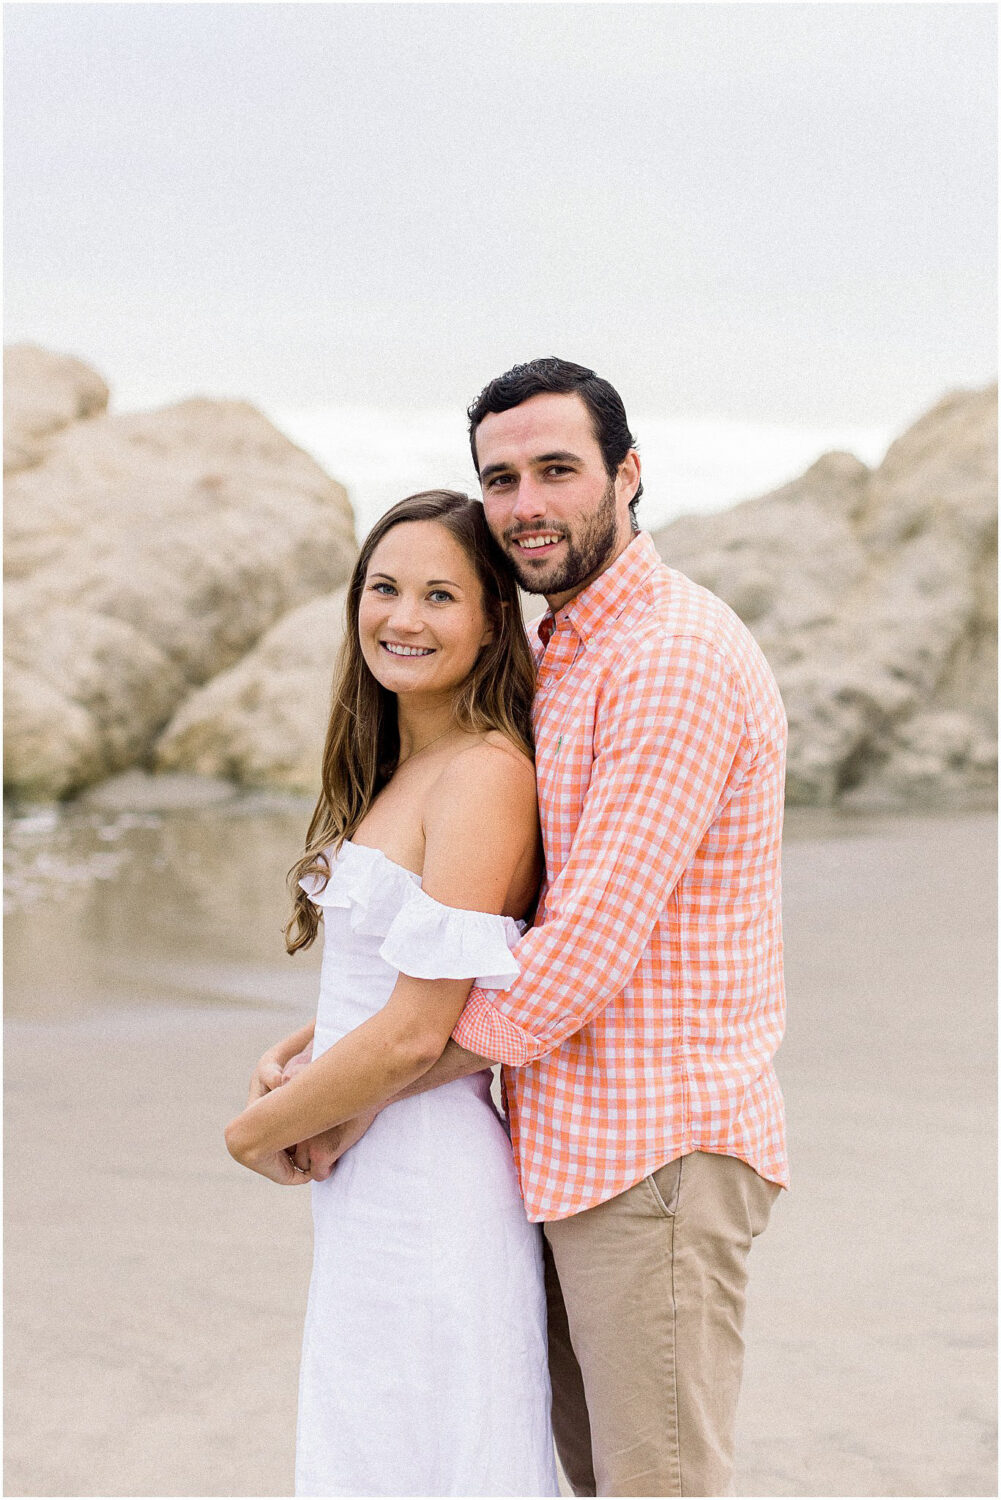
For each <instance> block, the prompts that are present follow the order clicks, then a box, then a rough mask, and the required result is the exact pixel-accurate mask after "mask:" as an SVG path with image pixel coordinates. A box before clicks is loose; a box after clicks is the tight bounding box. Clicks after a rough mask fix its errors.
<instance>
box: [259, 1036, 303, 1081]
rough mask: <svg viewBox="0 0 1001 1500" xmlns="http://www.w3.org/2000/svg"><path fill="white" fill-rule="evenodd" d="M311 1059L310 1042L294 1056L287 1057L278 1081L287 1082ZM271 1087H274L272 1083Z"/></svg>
mask: <svg viewBox="0 0 1001 1500" xmlns="http://www.w3.org/2000/svg"><path fill="white" fill-rule="evenodd" d="M262 1061H263V1059H262ZM312 1061H313V1043H312V1042H310V1044H309V1046H308V1047H303V1049H302V1051H301V1052H297V1053H296V1055H295V1057H290V1058H289V1060H288V1062H287V1063H286V1064H285V1066H284V1068H283V1069H282V1076H281V1078H280V1079H279V1080H278V1082H279V1083H288V1081H289V1079H290V1078H294V1077H295V1075H296V1074H297V1073H301V1072H302V1070H303V1068H308V1067H309V1064H310V1063H311V1062H312ZM272 1087H274V1085H272Z"/></svg>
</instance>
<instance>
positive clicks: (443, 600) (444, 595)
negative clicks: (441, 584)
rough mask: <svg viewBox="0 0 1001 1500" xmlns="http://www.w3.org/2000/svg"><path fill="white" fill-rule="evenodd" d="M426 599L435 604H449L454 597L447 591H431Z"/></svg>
mask: <svg viewBox="0 0 1001 1500" xmlns="http://www.w3.org/2000/svg"><path fill="white" fill-rule="evenodd" d="M428 598H429V599H431V600H432V601H433V602H434V603H435V604H449V603H451V601H452V600H453V599H454V598H455V595H454V594H450V593H449V592H448V590H447V589H432V590H431V592H430V594H429V595H428Z"/></svg>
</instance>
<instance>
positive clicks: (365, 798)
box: [285, 490, 535, 953]
mask: <svg viewBox="0 0 1001 1500" xmlns="http://www.w3.org/2000/svg"><path fill="white" fill-rule="evenodd" d="M404 521H435V522H437V523H438V525H440V526H443V527H444V529H445V530H446V531H447V532H449V534H450V535H451V536H453V537H454V538H455V539H456V541H457V542H458V543H459V544H460V546H461V547H462V549H463V551H464V552H465V553H466V556H467V557H468V558H469V560H470V562H471V563H472V565H473V567H474V569H475V570H476V576H477V577H478V578H479V580H480V584H481V585H482V588H483V604H484V608H485V610H486V613H487V618H488V619H489V621H490V624H491V625H492V626H493V632H494V634H493V640H492V641H491V642H490V643H489V644H488V645H486V646H484V647H483V649H482V650H481V652H480V654H479V656H478V657H477V659H476V663H475V665H474V667H473V669H472V671H471V672H470V674H469V676H468V677H467V678H466V680H465V682H464V683H463V684H462V686H461V688H460V690H459V693H458V694H457V696H456V700H455V709H454V712H455V722H456V725H457V726H458V727H460V728H462V729H468V730H471V731H474V732H477V733H482V732H483V731H485V730H488V729H496V730H499V731H500V733H501V734H504V735H506V736H507V738H508V739H509V740H510V741H511V743H512V744H514V745H517V746H518V748H519V749H521V750H524V751H525V752H526V753H527V754H528V755H532V754H533V753H534V747H533V742H532V695H533V693H534V691H535V663H534V661H533V659H532V653H531V651H530V650H529V646H528V641H527V639H526V636H525V631H524V627H523V625H522V621H521V609H520V606H519V601H518V586H517V584H516V582H515V579H514V575H513V573H512V572H511V571H510V569H509V568H508V566H507V563H506V562H505V559H504V556H503V554H502V553H501V551H500V549H499V548H498V547H497V545H496V543H495V542H494V539H493V537H492V536H491V535H490V531H489V528H488V527H487V523H486V519H485V517H484V514H483V506H482V505H481V504H480V502H479V501H478V500H472V499H470V497H469V496H468V495H462V494H459V493H458V492H456V491H455V490H425V491H423V492H422V493H421V494H419V495H410V496H408V498H407V499H406V500H401V501H400V502H399V504H397V505H394V506H393V507H392V509H391V510H388V511H387V512H386V514H385V515H384V516H382V517H381V519H380V520H378V521H377V522H376V524H375V525H374V526H373V527H372V530H371V531H370V532H369V534H368V536H367V537H366V538H365V542H364V544H363V546H362V549H361V552H360V553H359V556H358V561H357V562H356V564H355V568H354V572H353V573H352V575H351V582H350V583H349V584H348V592H347V611H346V612H347V628H346V631H345V635H344V642H343V644H342V646H341V652H340V656H339V658H338V662H337V667H336V669H335V672H334V688H333V695H332V701H331V710H330V722H329V724H328V725H327V737H326V741H325V743H324V747H323V770H322V777H321V781H322V790H321V792H320V796H319V799H318V800H317V804H316V807H315V808H314V810H313V816H312V818H311V820H310V824H309V829H308V831H307V833H306V852H305V853H304V854H303V855H302V857H301V859H298V860H297V861H296V863H295V864H294V865H293V866H292V868H291V870H290V871H289V874H288V882H289V889H290V891H291V893H292V901H293V906H292V915H291V917H290V918H289V921H288V923H287V925H286V927H285V946H286V948H287V949H288V951H289V953H295V952H297V951H298V950H299V949H300V948H308V947H309V945H310V943H312V941H313V939H314V938H315V937H316V931H317V927H318V924H319V913H318V911H317V908H316V907H315V906H314V905H313V903H312V902H311V901H310V899H309V897H308V896H307V895H306V893H305V891H303V890H302V889H301V888H300V886H299V881H300V880H301V879H303V877H304V876H306V875H319V876H320V877H321V879H322V880H324V881H325V880H326V879H327V878H328V877H329V874H330V869H329V865H328V863H327V858H326V851H332V852H336V851H337V850H338V849H339V848H340V846H341V844H342V843H343V842H344V840H345V839H348V838H350V837H351V835H352V834H353V833H354V831H355V829H356V828H357V827H358V824H359V823H360V822H361V820H362V818H364V816H365V814H366V813H367V812H368V810H369V808H370V807H371V805H372V802H373V800H374V799H375V797H376V796H377V794H378V793H379V792H380V791H381V790H382V788H383V787H384V786H385V785H386V783H387V781H388V780H389V779H390V777H391V776H392V775H393V772H394V771H395V770H396V767H397V764H398V762H399V757H400V738H399V733H398V729H397V722H396V695H395V694H394V693H390V692H388V691H387V690H386V689H385V688H384V687H383V686H382V685H381V684H380V683H379V682H377V681H376V679H375V677H373V675H372V673H371V672H370V671H369V668H368V666H367V665H366V662H365V658H364V657H363V656H362V653H361V646H360V644H359V640H358V609H359V603H360V600H361V595H362V590H363V589H364V587H365V577H366V574H367V573H368V565H369V562H370V561H371V557H372V553H373V552H374V551H375V549H376V547H377V546H378V545H379V543H380V542H381V541H382V539H383V537H384V536H385V535H386V533H387V532H388V531H391V530H392V528H393V527H394V526H399V525H401V524H402V522H404Z"/></svg>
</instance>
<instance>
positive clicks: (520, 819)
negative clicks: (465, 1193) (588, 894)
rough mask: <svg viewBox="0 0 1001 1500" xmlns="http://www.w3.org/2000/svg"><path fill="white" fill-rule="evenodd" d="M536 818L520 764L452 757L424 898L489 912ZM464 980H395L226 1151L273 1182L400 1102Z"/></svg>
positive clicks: (453, 1012) (235, 1125)
mask: <svg viewBox="0 0 1001 1500" xmlns="http://www.w3.org/2000/svg"><path fill="white" fill-rule="evenodd" d="M536 819H537V813H536V803H535V778H534V774H533V772H532V768H531V766H530V764H529V763H528V761H527V760H525V758H524V757H521V756H516V755H514V754H513V753H512V752H509V751H507V750H504V749H500V748H498V747H495V746H490V745H480V746H477V747H476V749H475V750H471V751H467V752H465V753H464V754H463V755H461V756H459V757H457V758H456V760H455V761H454V762H453V763H452V765H451V766H450V767H449V768H448V771H446V772H445V773H444V774H443V776H442V777H441V779H440V781H439V783H438V785H437V787H436V788H435V792H434V794H433V795H432V797H431V798H430V799H429V805H428V807H427V809H426V810H425V838H426V854H425V864H424V890H425V892H426V894H427V895H429V896H431V897H432V898H433V899H435V900H437V901H440V902H441V903H442V904H443V905H446V906H452V907H457V908H460V909H464V910H467V911H493V912H500V911H501V910H502V909H503V906H504V903H505V901H506V898H507V893H508V890H509V888H510V886H511V883H512V881H513V879H514V877H515V874H516V872H517V871H518V869H519V866H520V865H521V864H522V862H523V861H524V859H525V856H526V850H532V849H534V847H535V840H536V838H537V821H536ZM472 978H473V976H470V977H469V978H468V979H415V978H412V977H410V976H409V975H406V974H400V976H399V978H398V979H397V982H396V984H395V986H394V988H393V993H392V995H391V996H390V998H389V1000H388V1002H387V1003H386V1005H385V1006H384V1007H383V1009H382V1010H381V1011H379V1012H378V1013H377V1014H376V1015H374V1016H371V1017H369V1019H368V1020H367V1021H365V1022H364V1023H363V1024H362V1025H361V1026H359V1027H356V1029H355V1030H354V1031H352V1032H350V1033H349V1034H348V1035H347V1036H346V1037H343V1038H342V1039H341V1040H340V1041H339V1042H337V1043H335V1044H334V1046H332V1047H330V1048H329V1049H328V1050H327V1051H326V1052H324V1053H323V1055H322V1056H321V1057H319V1058H317V1059H316V1061H315V1062H310V1063H309V1064H308V1065H307V1066H306V1067H303V1068H301V1069H300V1070H299V1071H298V1072H297V1073H296V1075H295V1076H294V1077H292V1078H290V1079H289V1080H288V1081H287V1082H286V1083H284V1084H283V1086H282V1087H281V1088H276V1089H273V1090H272V1091H270V1092H267V1093H265V1094H263V1095H262V1096H261V1097H258V1098H256V1099H255V1100H254V1101H253V1102H251V1103H250V1104H249V1105H248V1107H247V1108H246V1109H245V1110H244V1111H243V1113H242V1114H240V1115H238V1116H237V1117H236V1119H234V1120H233V1121H231V1122H230V1124H229V1126H228V1127H227V1130H226V1144H227V1146H228V1148H229V1150H230V1152H231V1154H232V1155H233V1156H235V1157H236V1159H237V1160H238V1161H240V1162H242V1163H243V1164H244V1165H245V1166H248V1167H250V1168H252V1169H253V1170H256V1171H263V1172H264V1175H266V1176H271V1177H274V1176H275V1158H276V1154H277V1153H283V1152H285V1151H287V1150H289V1148H291V1147H293V1146H295V1145H296V1144H297V1143H298V1142H300V1141H307V1140H308V1139H309V1138H310V1137H312V1136H314V1135H318V1134H319V1133H321V1132H322V1131H325V1130H327V1129H329V1128H330V1127H332V1126H335V1125H338V1124H340V1123H342V1122H343V1121H345V1120H347V1119H350V1118H351V1117H353V1116H355V1115H358V1114H362V1113H365V1112H367V1111H370V1110H372V1109H375V1108H378V1107H379V1106H380V1105H381V1104H383V1103H385V1102H386V1101H387V1100H389V1099H391V1098H392V1097H394V1096H395V1095H397V1094H399V1093H401V1092H402V1091H403V1090H404V1089H406V1088H407V1087H408V1086H409V1085H411V1084H413V1083H414V1082H415V1081H416V1080H417V1079H419V1078H420V1077H421V1076H422V1075H423V1074H424V1073H426V1072H427V1071H428V1070H429V1069H430V1068H431V1067H432V1065H433V1064H434V1063H435V1062H436V1061H437V1059H438V1058H439V1057H440V1056H441V1053H442V1052H443V1051H444V1049H445V1046H446V1043H447V1042H448V1039H449V1036H450V1034H451V1031H452V1028H453V1027H454V1026H455V1023H456V1021H457V1020H458V1018H459V1015H460V1013H461V1011H462V1007H463V1005H464V1004H465V1001H466V996H467V995H468V993H469V989H470V985H471V984H472ZM291 1040H292V1039H291V1038H289V1039H287V1041H291ZM290 1055H291V1054H290ZM278 1165H279V1168H280V1167H281V1165H282V1164H281V1163H279V1164H278Z"/></svg>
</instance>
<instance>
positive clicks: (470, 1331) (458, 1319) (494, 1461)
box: [296, 841, 559, 1495]
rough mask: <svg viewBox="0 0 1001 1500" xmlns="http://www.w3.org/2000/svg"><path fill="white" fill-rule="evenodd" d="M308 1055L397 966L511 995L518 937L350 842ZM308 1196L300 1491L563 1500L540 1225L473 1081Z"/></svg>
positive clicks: (484, 1081) (367, 1141)
mask: <svg viewBox="0 0 1001 1500" xmlns="http://www.w3.org/2000/svg"><path fill="white" fill-rule="evenodd" d="M319 884H320V881H318V880H314V879H311V878H307V879H306V880H305V881H304V882H303V888H304V889H305V890H306V891H307V893H308V894H309V895H310V897H311V899H312V900H313V901H315V903H316V904H317V905H318V906H320V907H322V909H323V921H324V948H323V968H322V973H321V980H320V999H319V1006H318V1010H317V1018H316V1033H315V1038H314V1042H313V1056H314V1057H318V1056H320V1054H321V1053H322V1052H324V1051H325V1050H326V1048H327V1047H329V1046H331V1045H332V1044H333V1043H334V1042H336V1041H337V1040H339V1038H340V1037H342V1036H344V1035H345V1033H346V1032H348V1031H352V1030H353V1029H354V1028H355V1027H356V1026H358V1025H360V1024H361V1023H362V1022H363V1021H364V1020H366V1018H367V1017H369V1016H371V1015H372V1014H374V1012H376V1011H378V1010H380V1009H381V1008H382V1006H383V1005H384V1004H385V1003H386V1001H387V1000H388V998H389V995H390V993H391V991H392V989H393V985H394V984H395V982H396V978H397V975H398V973H399V972H401V971H402V972H404V973H406V974H411V975H413V976H414V977H416V978H420V979H443V978H448V979H467V978H469V977H471V976H474V975H475V976H477V977H478V979H479V981H480V982H481V983H483V984H486V985H489V986H492V987H494V988H504V987H505V986H506V985H508V984H510V982H511V980H512V979H513V978H514V977H515V975H516V974H517V972H518V966H517V964H516V962H515V960H514V958H513V956H512V954H511V945H512V944H513V943H514V942H515V941H516V940H517V938H518V936H519V933H520V928H519V924H518V923H516V922H514V921H513V920H512V919H511V918H510V917H500V916H493V915H490V914H489V913H485V912H473V911H459V910H456V909H455V908H453V907H448V906H443V905H441V903H440V902H437V901H434V900H433V899H432V898H431V897H430V896H428V895H426V894H425V892H424V891H423V890H422V889H421V883H420V879H419V877H418V876H417V875H414V874H413V873H412V872H411V871H409V870H405V869H404V868H403V867H402V866H401V865H397V864H394V863H393V862H392V861H391V860H389V859H387V857H386V856H385V855H384V854H382V853H381V852H380V851H379V850H377V849H372V848H369V847H367V846H365V845H360V844H352V843H351V842H350V841H348V842H346V843H344V844H343V845H342V846H341V849H340V850H339V852H338V854H337V856H336V858H331V876H330V879H329V881H328V882H327V884H326V886H325V887H324V889H323V890H317V886H318V885H319ZM312 1194H313V1231H314V1250H313V1275H312V1280H311V1282H310V1288H309V1305H308V1309H307V1312H306V1328H305V1333H304V1337H303V1347H302V1366H301V1370H300V1377H299V1424H298V1433H297V1442H296V1494H297V1495H557V1494H558V1493H559V1490H558V1487H557V1481H556V1471H555V1464H554V1458H553V1442H552V1435H551V1429H550V1393H549V1375H548V1370H547V1363H546V1313H545V1296H544V1291H543V1281H542V1247H541V1238H540V1227H539V1226H538V1225H536V1224H530V1223H529V1222H528V1219H527V1218H526V1215H525V1208H524V1204H523V1203H522V1199H521V1193H520V1191H519V1188H518V1180H517V1176H516V1174H515V1168H514V1162H513V1160H512V1156H511V1143H510V1141H509V1139H508V1136H507V1133H506V1130H505V1128H504V1124H503V1122H502V1120H501V1118H500V1116H499V1115H498V1113H497V1111H496V1110H495V1108H494V1105H493V1102H492V1100H491V1098H490V1074H489V1073H477V1074H474V1075H473V1076H471V1077H468V1078H463V1079H460V1080H458V1081H456V1082H454V1083H449V1084H445V1085H443V1086H442V1087H441V1088H438V1089H433V1090H429V1091H428V1092H427V1093H424V1094H419V1095H417V1096H415V1097H414V1098H412V1099H404V1100H401V1101H400V1102H399V1103H396V1104H391V1105H389V1106H388V1107H387V1108H386V1109H384V1110H383V1111H382V1113H381V1114H380V1115H379V1116H378V1117H377V1119H376V1120H375V1122H374V1124H373V1125H372V1126H371V1128H370V1129H369V1130H368V1132H367V1133H366V1134H365V1135H364V1136H363V1137H362V1139H361V1140H360V1141H359V1142H358V1143H357V1144H356V1145H355V1146H354V1147H352V1149H351V1150H350V1151H348V1152H347V1153H346V1154H345V1156H344V1157H343V1158H342V1160H341V1161H340V1162H338V1164H337V1166H336V1167H335V1168H334V1171H333V1173H332V1174H331V1176H330V1177H329V1178H328V1179H327V1181H326V1182H317V1183H314V1184H313V1187H312Z"/></svg>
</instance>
